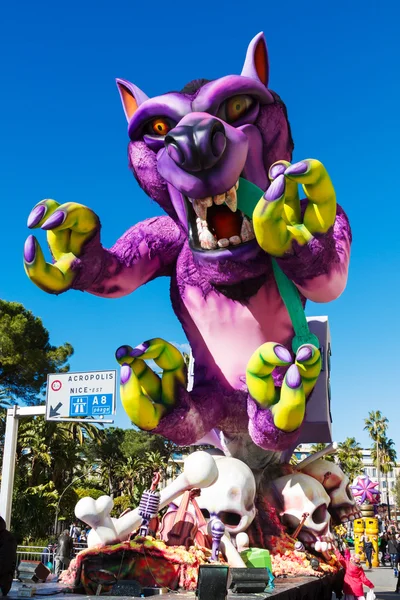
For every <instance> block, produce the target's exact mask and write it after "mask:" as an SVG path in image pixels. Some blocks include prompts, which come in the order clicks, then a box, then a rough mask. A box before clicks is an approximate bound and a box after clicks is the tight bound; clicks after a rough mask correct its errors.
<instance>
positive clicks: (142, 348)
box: [130, 342, 150, 358]
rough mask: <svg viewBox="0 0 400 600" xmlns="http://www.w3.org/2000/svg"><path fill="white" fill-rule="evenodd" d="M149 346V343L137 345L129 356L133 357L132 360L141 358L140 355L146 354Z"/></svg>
mask: <svg viewBox="0 0 400 600" xmlns="http://www.w3.org/2000/svg"><path fill="white" fill-rule="evenodd" d="M149 346H150V344H149V342H143V344H139V346H136V348H134V349H133V350H132V351H131V352H130V355H131V356H133V358H137V357H138V356H142V354H144V352H146V350H147V349H148V348H149Z"/></svg>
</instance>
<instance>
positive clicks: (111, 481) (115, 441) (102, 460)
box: [85, 427, 126, 498]
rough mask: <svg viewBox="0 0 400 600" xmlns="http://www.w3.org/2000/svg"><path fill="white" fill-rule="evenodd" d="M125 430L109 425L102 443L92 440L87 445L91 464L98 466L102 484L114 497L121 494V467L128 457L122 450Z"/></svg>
mask: <svg viewBox="0 0 400 600" xmlns="http://www.w3.org/2000/svg"><path fill="white" fill-rule="evenodd" d="M123 443H124V430H123V429H120V428H119V427H109V428H107V429H105V430H104V432H103V436H102V440H101V444H98V443H97V442H96V441H94V440H93V441H91V442H90V443H88V444H87V445H86V447H85V453H86V458H87V460H88V461H89V463H90V464H93V465H96V466H97V471H98V472H99V473H100V482H101V483H100V485H101V486H102V487H103V489H104V491H105V493H107V494H108V495H109V496H111V497H112V498H113V497H114V496H118V495H119V490H120V488H121V476H120V472H121V468H122V466H123V465H124V463H125V461H126V458H125V456H124V453H123V451H122V445H123Z"/></svg>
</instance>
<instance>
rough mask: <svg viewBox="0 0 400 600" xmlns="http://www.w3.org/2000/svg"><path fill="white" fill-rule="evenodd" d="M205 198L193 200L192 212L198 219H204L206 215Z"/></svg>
mask: <svg viewBox="0 0 400 600" xmlns="http://www.w3.org/2000/svg"><path fill="white" fill-rule="evenodd" d="M206 200H207V199H205V200H193V208H194V212H195V213H196V215H197V216H198V217H200V219H205V218H206V217H207V205H206Z"/></svg>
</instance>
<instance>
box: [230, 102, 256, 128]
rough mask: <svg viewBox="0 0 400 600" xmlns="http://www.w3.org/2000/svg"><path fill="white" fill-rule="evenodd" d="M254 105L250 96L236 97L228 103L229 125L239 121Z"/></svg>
mask: <svg viewBox="0 0 400 600" xmlns="http://www.w3.org/2000/svg"><path fill="white" fill-rule="evenodd" d="M252 104H253V101H252V99H251V98H250V96H234V97H233V98H230V99H229V100H227V102H226V120H227V121H228V123H232V122H234V121H237V120H238V119H239V118H240V117H241V116H242V115H244V114H245V113H246V112H247V111H248V110H249V108H250V107H251V105H252Z"/></svg>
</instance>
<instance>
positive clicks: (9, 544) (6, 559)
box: [0, 517, 17, 596]
mask: <svg viewBox="0 0 400 600" xmlns="http://www.w3.org/2000/svg"><path fill="white" fill-rule="evenodd" d="M16 566H17V542H16V539H15V537H14V536H13V534H12V533H10V532H9V531H8V530H7V528H6V522H5V520H4V519H3V517H0V590H1V593H2V595H3V596H7V594H8V592H9V591H10V589H11V586H12V582H13V579H14V573H15V567H16Z"/></svg>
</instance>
